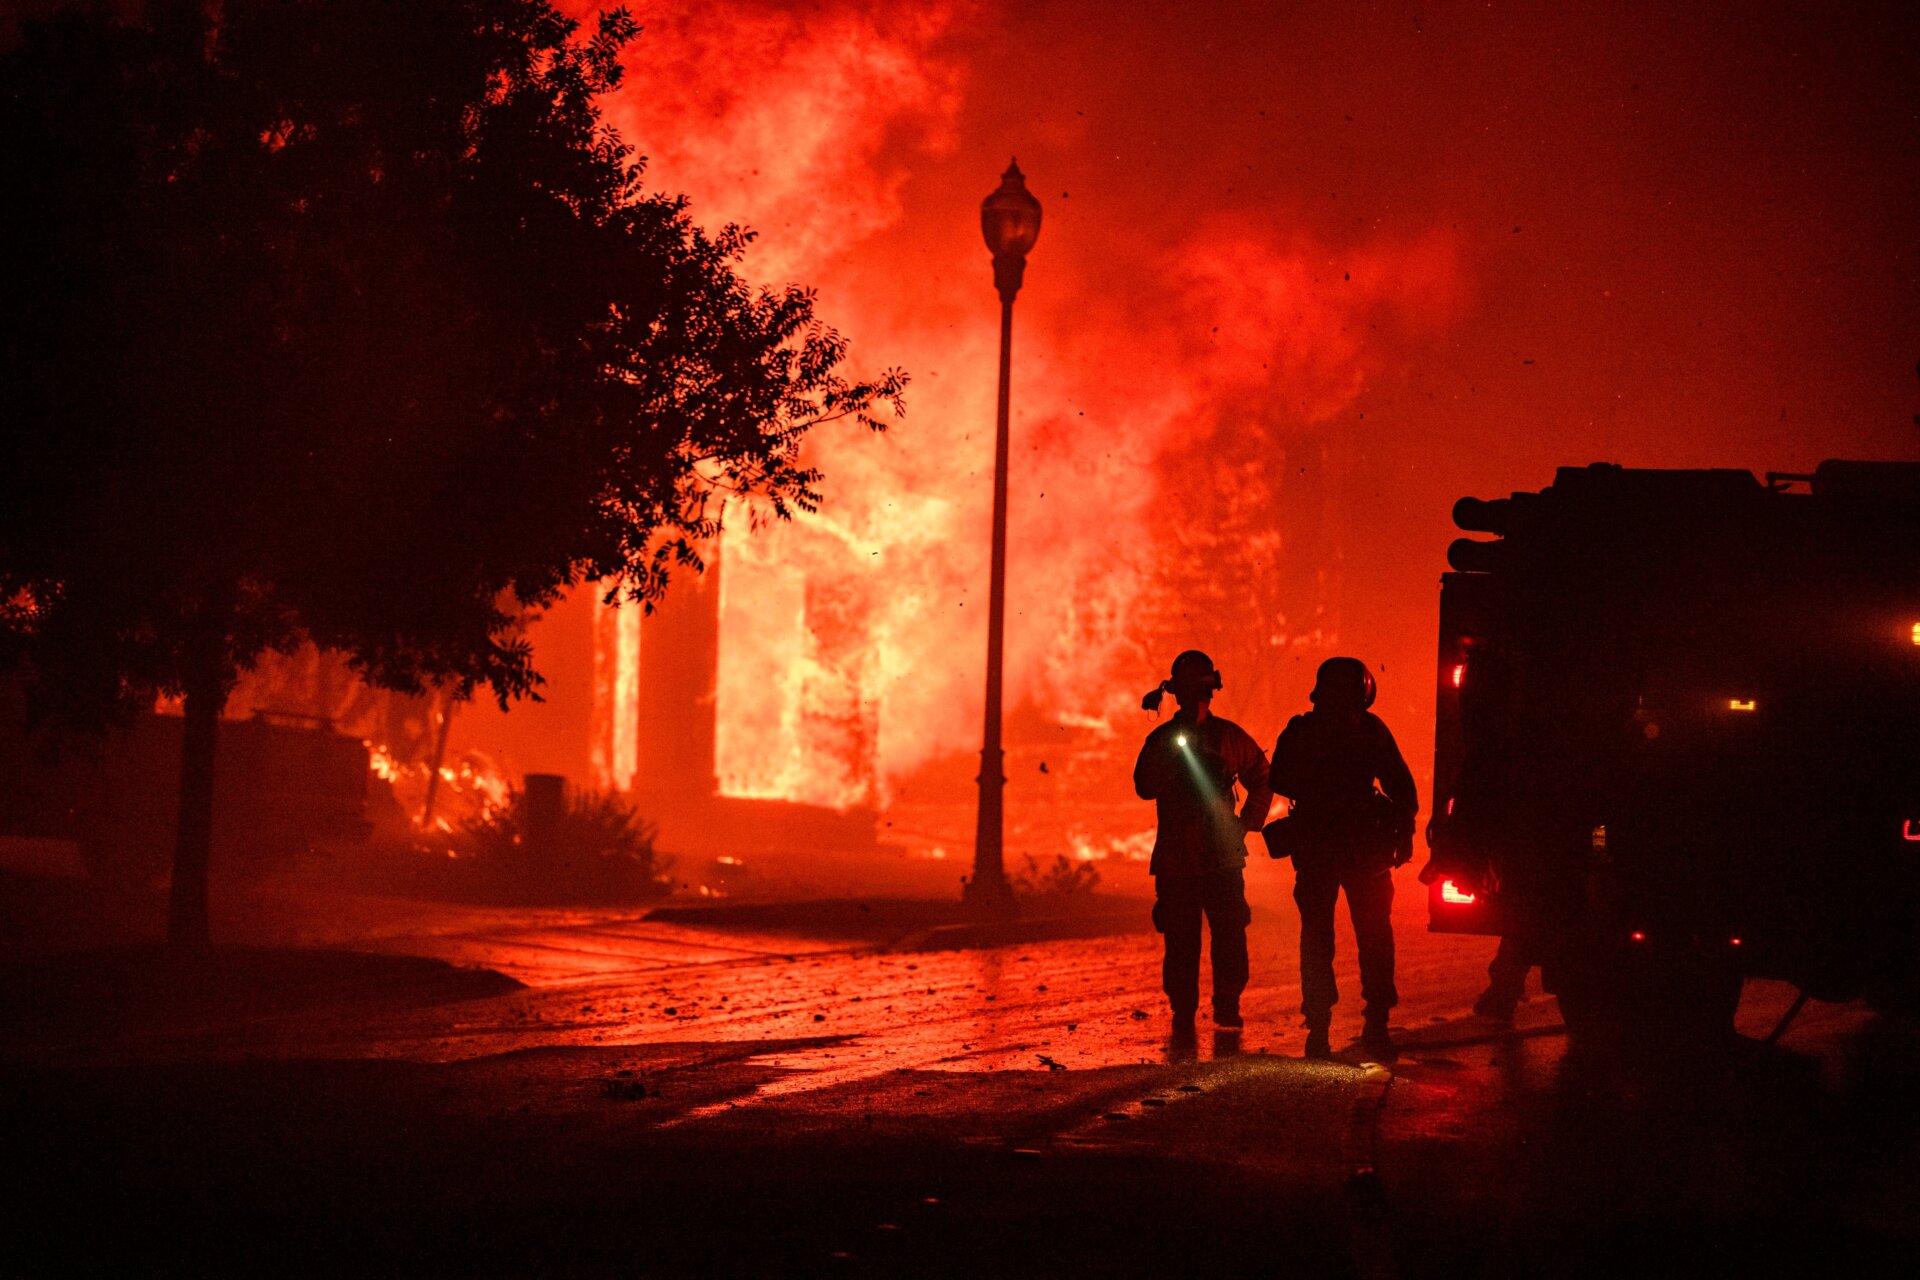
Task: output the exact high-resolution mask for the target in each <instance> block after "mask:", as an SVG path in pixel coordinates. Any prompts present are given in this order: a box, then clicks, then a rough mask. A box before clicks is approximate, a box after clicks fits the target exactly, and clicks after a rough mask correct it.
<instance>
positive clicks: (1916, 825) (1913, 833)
mask: <svg viewBox="0 0 1920 1280" xmlns="http://www.w3.org/2000/svg"><path fill="white" fill-rule="evenodd" d="M1900 834H1901V835H1903V836H1905V837H1906V838H1907V839H1908V840H1911V841H1913V842H1914V843H1916V844H1920V820H1916V819H1914V818H1908V819H1907V820H1906V822H1904V823H1903V824H1901V827H1900Z"/></svg>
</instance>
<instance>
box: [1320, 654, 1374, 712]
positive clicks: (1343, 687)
mask: <svg viewBox="0 0 1920 1280" xmlns="http://www.w3.org/2000/svg"><path fill="white" fill-rule="evenodd" d="M1377 692H1378V690H1377V689H1376V688H1375V686H1374V683H1373V672H1371V671H1369V670H1367V664H1366V663H1364V662H1362V661H1360V659H1358V658H1328V659H1327V660H1326V661H1325V662H1323V663H1321V664H1320V670H1319V671H1318V672H1316V673H1315V675H1314V677H1313V692H1312V693H1310V694H1308V695H1307V698H1308V701H1310V702H1312V703H1313V705H1314V706H1316V707H1317V706H1319V705H1320V704H1321V703H1322V702H1325V703H1328V704H1329V705H1330V706H1338V705H1341V704H1345V705H1347V706H1351V707H1356V708H1357V709H1359V710H1361V711H1365V710H1366V709H1367V708H1368V707H1371V706H1372V705H1373V699H1374V695H1375V694H1376V693H1377Z"/></svg>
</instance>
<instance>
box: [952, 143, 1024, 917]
mask: <svg viewBox="0 0 1920 1280" xmlns="http://www.w3.org/2000/svg"><path fill="white" fill-rule="evenodd" d="M980 232H981V234H982V235H983V236H985V237H986V241H987V249H988V250H989V251H990V252H991V253H992V254H993V284H994V288H996V289H998V290H999V291H1000V402H999V412H998V415H997V418H996V421H995V426H994V435H993V570H992V577H991V580H990V586H989V588H988V594H987V708H986V725H985V729H984V732H983V733H982V741H981V745H980V779H979V781H980V812H979V816H978V818H977V820H976V821H975V824H974V829H973V876H972V878H971V879H969V880H968V881H967V889H966V894H965V899H966V902H967V904H968V905H969V906H972V907H973V908H975V909H976V910H978V911H980V912H981V913H983V914H992V915H1004V914H1007V913H1008V912H1010V911H1011V910H1012V908H1013V891H1012V890H1011V889H1010V888H1009V887H1008V885H1007V871H1006V865H1005V861H1004V859H1003V858H1002V857H1001V847H1000V835H1001V830H1002V826H1003V823H1002V810H1001V803H1000V802H1001V796H1002V793H1003V792H1004V791H1005V789H1006V783H1007V778H1006V773H1005V771H1004V770H1005V757H1004V754H1003V753H1002V752H1001V750H1000V703H1001V667H1002V655H1003V653H1004V651H1005V648H1006V630H1007V397H1008V383H1009V381H1010V375H1011V371H1012V363H1011V361H1012V351H1013V299H1014V295H1016V294H1018V293H1019V292H1020V282H1021V279H1022V278H1023V277H1024V276H1025V275H1026V270H1027V254H1028V252H1029V251H1031V250H1032V248H1033V242H1034V241H1035V240H1037V239H1039V237H1040V202H1039V201H1038V200H1036V199H1034V198H1033V193H1032V192H1030V191H1028V190H1027V184H1026V182H1025V181H1024V177H1023V175H1022V174H1021V172H1020V165H1019V164H1018V162H1015V163H1011V164H1009V165H1007V171H1006V172H1005V173H1004V174H1002V175H1001V176H1000V185H999V186H998V187H997V188H995V189H994V191H993V193H992V194H991V195H989V196H988V197H987V198H986V199H985V200H982V201H981V202H980Z"/></svg>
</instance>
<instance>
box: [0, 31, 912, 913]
mask: <svg viewBox="0 0 1920 1280" xmlns="http://www.w3.org/2000/svg"><path fill="white" fill-rule="evenodd" d="M136 9H137V12H139V13H140V14H141V17H139V18H138V19H137V20H129V21H116V20H111V19H108V18H106V17H102V16H100V15H97V14H87V13H78V12H72V13H66V14H63V15H60V16H57V17H55V18H53V19H51V20H49V21H47V22H44V23H40V24H38V25H35V26H33V27H31V28H29V30H28V31H27V33H26V35H25V36H24V38H23V40H22V43H21V44H20V45H19V46H18V47H16V48H14V49H13V50H12V51H11V52H9V53H8V54H7V55H6V56H5V57H4V59H3V60H0V165H3V166H4V172H6V173H7V174H8V175H9V179H10V182H11V183H12V190H11V193H10V199H9V201H8V205H9V212H10V213H12V214H13V215H14V220H13V227H12V230H11V231H10V232H9V234H8V235H7V236H6V237H3V238H0V262H3V263H4V266H3V267H0V271H3V272H4V279H5V282H6V295H7V300H8V301H7V306H6V307H5V308H0V379H3V382H0V385H4V387H5V392H4V395H5V412H6V421H5V424H4V426H5V429H4V430H3V431H0V646H3V647H4V651H0V660H5V661H6V663H7V665H9V666H11V667H13V668H14V669H16V670H17V671H19V672H20V673H21V674H22V677H23V679H25V680H26V682H27V683H28V684H30V685H31V686H32V687H33V689H34V690H35V692H36V694H37V695H38V697H39V699H40V705H41V706H42V707H43V708H48V709H51V710H53V711H55V712H58V713H59V714H61V715H62V716H63V717H64V718H66V719H69V720H76V721H92V722H98V721H100V720H102V719H104V718H105V717H106V716H107V715H108V713H109V712H110V711H111V709H112V708H114V707H115V706H120V707H125V706H128V705H138V704H141V703H144V702H147V701H149V700H150V699H151V698H152V697H153V696H154V695H155V694H156V693H162V692H164V693H171V694H180V695H184V696H185V699H186V710H187V717H188V721H189V725H188V734H187V738H188V747H187V750H186V760H185V767H184V769H183V782H182V808H181V814H182V819H181V834H180V843H179V852H178V854H177V862H176V869H175V876H174V884H175V901H174V912H173V917H172V932H173V936H174V937H175V938H176V939H178V940H181V941H188V942H192V941H199V940H204V938H205V902H204V894H205V878H206V877H205V866H204V859H205V838H204V832H203V828H204V827H205V826H206V824H207V822H208V817H207V813H206V811H207V810H208V808H209V806H210V805H211V773H212V754H211V753H212V732H211V727H210V726H211V725H212V723H213V722H214V718H215V717H217V715H218V712H219V708H220V706H221V705H222V704H223V703H224V701H225V698H226V696H227V693H228V691H229V689H230V688H231V686H232V683H233V680H234V678H235V676H236V674H237V673H238V672H239V671H241V670H244V669H246V668H247V667H248V666H249V665H250V664H251V663H253V662H254V661H255V660H256V659H257V658H258V657H259V656H260V655H261V654H262V653H264V652H266V651H268V650H287V649H290V648H291V647H293V646H295V645H298V644H300V643H303V642H308V641H310V642H312V643H314V644H317V645H319V646H320V647H322V648H325V649H332V650H337V651H339V652H342V653H344V654H346V655H348V657H349V659H350V661H351V663H352V664H353V666H354V667H355V668H356V669H357V670H358V671H359V673H360V674H362V675H363V676H365V677H366V678H367V679H368V680H369V681H371V682H373V683H375V684H377V685H381V686H383V687H388V688H393V689H398V690H403V691H409V692H411V691H418V690H420V689H421V688H423V687H425V686H428V685H444V686H450V687H452V688H453V689H455V690H456V691H458V692H459V693H461V694H465V693H468V692H471V691H473V690H475V689H476V688H478V687H479V686H482V685H484V686H487V687H488V688H490V689H491V690H492V692H493V693H494V694H495V695H496V696H497V697H499V699H500V700H501V701H502V702H503V703H504V702H506V701H507V700H509V699H512V698H516V697H521V696H525V695H528V694H531V693H533V692H534V690H535V688H536V686H537V684H538V681H539V677H538V676H537V674H536V673H535V670H534V667H533V665H532V655H531V653H530V652H529V650H528V647H527V645H526V643H525V642H524V640H522V639H520V638H518V637H516V636H515V634H514V633H513V631H512V629H511V624H512V623H513V621H514V620H515V618H516V617H517V616H519V615H520V614H521V613H522V612H523V611H524V610H525V609H527V608H529V607H537V606H540V605H544V604H547V603H550V602H552V601H553V600H554V599H555V598H557V596H558V595H559V594H560V593H561V592H562V591H564V590H565V589H566V588H568V587H569V586H573V585H577V584H580V583H582V582H587V581H593V580H603V579H604V580H610V581H613V582H614V583H616V584H617V585H616V587H615V588H614V589H615V590H616V591H618V592H621V593H624V594H626V595H628V596H630V597H632V598H634V599H651V598H653V597H655V596H657V594H658V593H659V591H660V590H661V588H662V587H663V585H664V581H665V577H666V574H667V573H668V571H669V570H671V569H674V568H676V567H678V566H692V567H696V568H697V567H698V558H697V556H696V555H695V553H694V550H693V548H694V547H695V546H696V545H697V544H698V541H699V540H700V539H701V538H703V537H705V536H707V535H709V534H711V533H712V532H713V530H714V528H715V524H714V521H715V517H716V516H717V514H718V509H717V504H716V503H715V502H714V501H713V499H714V497H715V496H716V495H724V494H726V493H731V492H745V493H752V494H757V495H760V496H761V497H762V498H763V499H764V501H765V502H766V504H767V505H768V506H770V507H771V509H772V510H773V511H775V512H776V513H778V514H781V515H784V514H786V513H787V512H788V510H789V509H790V508H791V507H793V506H799V507H803V508H806V507H810V506H811V505H812V503H813V502H814V501H815V491H814V482H815V480H816V478H817V477H816V476H815V474H814V473H813V472H812V471H810V470H809V469H808V468H807V467H806V466H804V465H803V463H802V461H801V458H800V455H799V446H800V442H801V438H802V436H803V435H804V433H805V432H806V430H807V429H808V428H809V427H810V426H813V425H816V424H819V423H821V422H824V421H829V420H834V419H841V418H851V419H855V420H858V421H861V422H864V423H866V424H868V425H870V426H875V427H877V426H878V425H879V424H878V422H876V421H875V420H874V419H873V418H872V417H871V416H870V412H871V411H872V410H873V409H874V408H875V406H876V405H879V404H883V403H889V402H890V403H892V404H894V405H895V407H896V408H897V405H898V391H899V388H900V385H901V383H902V381H903V379H902V378H901V377H900V376H899V375H897V374H889V375H887V376H886V377H884V378H881V379H878V380H875V381H867V382H861V381H856V380H849V379H847V378H845V377H843V376H842V375H841V374H840V373H839V372H838V370H839V368H840V365H841V361H842V357H843V355H844V344H843V343H842V341H841V339H840V338H839V337H838V336H837V335H836V334H835V333H833V332H832V331H831V330H829V329H826V328H825V327H823V326H822V325H821V324H820V323H819V322H818V321H817V320H816V319H815V317H814V314H813V298H812V295H811V294H810V293H808V292H806V291H804V290H801V289H798V288H787V289H782V290H771V291H761V290H755V289H752V288H749V287H748V286H747V285H746V284H745V283H743V282H742V280H741V279H740V278H739V277H738V275H736V274H735V270H734V264H735V263H736V262H737V261H738V259H739V257H740V254H741V252H742V250H743V248H744V246H745V244H746V241H747V235H746V233H744V232H742V231H740V230H738V229H736V228H728V229H726V230H724V231H721V232H718V233H715V234H708V233H706V232H703V231H702V230H700V229H699V228H697V227H696V226H695V225H694V224H693V223H692V222H691V221H690V219H689V215H688V211H687V208H686V206H685V203H684V201H683V200H681V199H679V198H675V197H671V196H664V195H658V194H651V193H648V192H645V191H643V190H642V189H641V186H640V166H639V164H638V163H637V162H636V161H635V159H634V157H633V155H632V153H631V151H630V149H629V147H628V146H627V145H626V144H625V143H624V142H623V141H622V140H621V139H620V138H619V137H618V136H617V135H615V134H614V133H613V132H612V130H611V129H609V128H608V127H607V126H605V125H604V124H603V123H602V121H601V119H600V116H599V112H598V108H597V106H596V97H597V95H599V94H601V93H603V92H604V91H606V90H608V89H610V88H612V87H613V86H614V85H615V84H617V83H618V81H619V79H620V76H621V66H620V61H619V59H620V56H621V53H622V50H623V49H624V48H625V46H626V45H627V44H628V42H629V41H630V40H632V39H633V37H634V36H635V35H636V34H637V31H638V28H637V26H636V24H635V23H634V21H633V20H632V18H630V17H629V16H628V15H627V14H626V13H625V11H623V10H615V11H613V12H611V13H609V14H606V15H604V16H603V17H602V18H601V19H600V22H599V25H598V27H597V29H596V30H595V31H594V32H593V33H592V34H591V35H582V34H579V33H577V31H576V24H575V23H573V22H571V21H569V20H567V19H565V18H563V17H561V16H560V15H559V14H558V13H556V12H555V11H554V10H553V9H552V8H551V6H550V5H548V4H546V3H544V2H543V0H462V2H460V3H455V2H453V0H415V2H412V3H407V4H397V5H396V4H387V3H383V2H380V0H324V2H323V0H279V2H276V3H264V2H248V0H229V2H227V3H223V4H214V3H187V2H183V0H174V2H172V3H166V2H161V0H156V2H155V3H152V4H148V5H145V6H138V7H136ZM669 91H670V89H669ZM196 725H198V726H199V729H198V730H196V728H195V726H196ZM203 774H204V776H202V775H203ZM183 893H184V894H185V895H187V896H186V897H185V898H183V897H182V894H183ZM196 894H197V895H198V897H197V899H196V897H195V895H196Z"/></svg>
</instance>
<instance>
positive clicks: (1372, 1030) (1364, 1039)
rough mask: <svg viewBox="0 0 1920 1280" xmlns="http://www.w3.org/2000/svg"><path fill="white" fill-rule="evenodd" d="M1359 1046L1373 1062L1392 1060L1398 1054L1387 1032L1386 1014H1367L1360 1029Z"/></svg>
mask: <svg viewBox="0 0 1920 1280" xmlns="http://www.w3.org/2000/svg"><path fill="white" fill-rule="evenodd" d="M1360 1047H1361V1048H1362V1049H1364V1050H1365V1051H1366V1053H1367V1056H1368V1057H1370V1058H1372V1059H1373V1060H1374V1061H1375V1062H1392V1061H1394V1060H1395V1059H1397V1058H1398V1057H1399V1056H1400V1050H1399V1049H1397V1048H1395V1047H1394V1043H1393V1037H1392V1036H1391V1035H1389V1034H1388V1032H1387V1015H1386V1014H1384V1013H1382V1014H1380V1015H1378V1016H1375V1015H1373V1014H1371V1013H1370V1014H1368V1015H1367V1021H1366V1025H1365V1026H1363V1027H1362V1028H1361V1029H1360Z"/></svg>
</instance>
